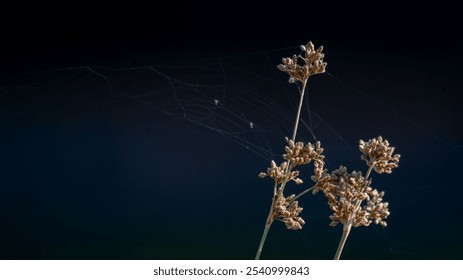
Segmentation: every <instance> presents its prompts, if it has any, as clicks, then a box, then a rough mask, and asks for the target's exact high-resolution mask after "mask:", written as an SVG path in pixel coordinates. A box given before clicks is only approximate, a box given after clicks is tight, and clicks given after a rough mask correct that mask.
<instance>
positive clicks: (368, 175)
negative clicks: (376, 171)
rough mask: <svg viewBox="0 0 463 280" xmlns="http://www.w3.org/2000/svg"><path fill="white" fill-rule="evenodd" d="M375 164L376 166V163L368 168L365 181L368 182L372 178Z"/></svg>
mask: <svg viewBox="0 0 463 280" xmlns="http://www.w3.org/2000/svg"><path fill="white" fill-rule="evenodd" d="M375 164H376V161H375V162H374V163H373V164H372V165H370V167H369V168H368V171H367V174H366V175H365V180H368V177H370V174H371V170H373V167H374V166H375Z"/></svg>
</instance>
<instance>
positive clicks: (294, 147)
mask: <svg viewBox="0 0 463 280" xmlns="http://www.w3.org/2000/svg"><path fill="white" fill-rule="evenodd" d="M322 50H323V47H319V48H318V49H317V50H315V48H314V45H313V44H312V42H309V43H308V44H307V45H305V46H304V45H302V46H301V51H302V52H303V53H302V55H293V57H292V58H283V61H282V64H280V65H278V69H279V70H281V71H283V72H286V73H288V75H289V82H290V83H296V82H299V83H301V84H302V87H300V88H299V87H298V88H299V89H300V91H299V93H300V100H299V107H298V111H297V114H296V121H295V124H294V130H293V135H292V139H291V140H287V145H286V147H285V154H283V159H284V161H283V162H282V163H281V164H280V165H277V163H276V162H275V161H273V160H272V161H271V163H270V167H269V168H267V171H266V172H261V173H260V174H259V177H261V178H265V177H270V178H272V179H273V181H274V188H273V199H272V204H271V206H270V211H269V214H268V216H267V220H266V223H265V228H264V233H263V234H262V238H261V241H260V244H259V248H258V250H257V254H256V260H257V259H259V258H260V255H261V253H262V249H263V246H264V243H265V240H266V238H267V234H268V231H269V229H270V226H271V225H272V224H273V222H274V221H275V220H278V221H281V222H283V223H284V224H285V225H286V227H287V228H288V229H291V230H299V229H302V226H303V225H304V224H305V221H304V220H303V219H302V218H301V217H300V216H299V215H300V213H301V212H302V210H303V208H302V207H299V203H298V201H297V199H298V198H299V197H301V196H302V195H305V194H306V193H308V192H310V191H312V192H313V194H317V193H318V192H320V191H321V192H323V193H324V194H325V197H326V198H327V200H328V205H329V207H330V209H331V211H333V214H332V215H331V216H330V217H329V218H330V219H331V224H330V225H331V226H333V227H334V226H336V225H337V224H339V223H341V224H342V225H343V234H342V237H341V241H340V242H339V246H338V250H337V252H336V254H335V259H339V258H340V256H341V253H342V250H343V248H344V244H345V242H346V240H347V237H348V236H349V233H350V231H351V228H352V227H359V226H369V225H370V224H371V223H375V224H379V225H381V226H383V227H386V226H387V223H386V219H387V217H388V216H389V214H390V212H389V207H388V206H389V204H388V203H387V202H383V196H384V192H379V191H378V190H376V189H373V188H372V187H371V184H372V179H371V178H369V177H370V174H371V171H372V170H374V171H376V172H377V173H379V174H382V173H388V174H389V173H391V172H392V169H393V168H396V167H398V163H399V159H400V155H398V154H395V155H394V150H395V148H394V147H390V146H389V142H388V141H387V140H383V138H382V137H381V136H379V137H377V138H373V139H370V140H368V141H367V142H365V141H363V140H360V142H359V149H360V151H361V152H362V156H361V159H362V160H364V161H365V162H366V164H367V166H368V170H367V172H366V174H365V176H363V175H362V172H359V171H353V172H351V173H349V172H348V171H347V168H346V167H344V166H341V167H339V168H338V169H335V170H333V171H332V172H331V173H329V172H328V170H327V169H325V162H324V158H325V157H324V155H323V154H322V153H323V148H321V144H320V142H319V141H317V142H316V143H315V144H312V143H307V144H305V143H304V142H295V139H296V134H297V127H298V124H299V119H300V114H301V107H302V102H303V99H304V92H305V88H306V85H307V80H308V78H309V77H310V76H311V75H315V74H320V73H324V72H325V68H326V63H325V62H323V57H324V54H323V53H322ZM299 60H301V61H303V64H302V65H299ZM311 162H313V165H314V171H313V175H312V176H311V179H312V181H313V182H314V183H315V185H314V186H312V187H310V188H307V189H306V190H304V191H302V192H301V193H299V194H298V195H294V194H291V195H290V196H288V197H285V195H284V190H285V187H286V184H287V183H288V182H290V181H293V182H295V183H296V184H297V185H300V184H303V181H302V180H301V179H300V178H299V177H298V176H299V170H296V169H295V168H296V167H298V166H300V165H306V164H310V163H311Z"/></svg>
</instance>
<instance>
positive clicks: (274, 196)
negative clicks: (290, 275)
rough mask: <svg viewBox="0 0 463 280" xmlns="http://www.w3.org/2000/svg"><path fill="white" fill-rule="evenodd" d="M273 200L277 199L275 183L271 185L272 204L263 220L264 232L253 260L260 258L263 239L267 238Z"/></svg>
mask: <svg viewBox="0 0 463 280" xmlns="http://www.w3.org/2000/svg"><path fill="white" fill-rule="evenodd" d="M275 200H277V185H276V184H275V185H274V186H273V200H272V205H271V206H270V211H269V213H268V216H267V220H266V221H265V227H264V232H263V233H262V238H261V239H260V243H259V248H257V253H256V257H255V260H258V259H260V254H261V253H262V249H263V248H264V244H265V240H266V239H267V234H268V231H269V229H270V226H271V225H272V223H273V220H274V218H273V207H274V206H275Z"/></svg>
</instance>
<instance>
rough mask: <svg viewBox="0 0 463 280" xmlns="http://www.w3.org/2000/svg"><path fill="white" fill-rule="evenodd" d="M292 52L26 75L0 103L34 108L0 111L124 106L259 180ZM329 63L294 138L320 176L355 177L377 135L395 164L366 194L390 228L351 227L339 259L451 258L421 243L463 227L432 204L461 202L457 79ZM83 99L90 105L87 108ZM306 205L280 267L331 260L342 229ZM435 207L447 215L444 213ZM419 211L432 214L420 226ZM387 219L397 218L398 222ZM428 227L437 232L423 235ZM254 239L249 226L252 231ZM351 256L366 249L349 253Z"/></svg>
mask: <svg viewBox="0 0 463 280" xmlns="http://www.w3.org/2000/svg"><path fill="white" fill-rule="evenodd" d="M294 51H295V49H294V48H283V49H278V50H266V51H261V52H256V53H244V54H237V55H230V56H221V57H214V58H206V59H201V60H191V61H178V62H171V63H165V64H156V65H144V66H130V67H101V66H83V67H72V68H63V69H53V70H47V71H40V72H33V73H28V74H27V75H26V80H27V81H26V82H23V83H22V84H21V85H20V86H16V87H4V88H2V89H1V91H0V102H1V104H12V103H14V102H15V100H16V99H17V98H28V100H30V101H31V102H29V103H21V104H22V105H21V106H19V107H18V106H8V105H4V106H2V107H1V108H2V110H1V114H2V119H3V120H5V121H6V122H14V121H15V120H18V119H24V118H30V117H34V118H37V117H38V116H40V115H41V114H46V113H47V112H49V111H53V110H60V108H62V106H63V104H67V103H72V102H82V104H85V105H82V108H83V107H84V106H87V107H88V106H91V107H92V110H101V111H105V110H107V108H113V109H114V108H118V107H120V106H122V105H121V104H128V103H130V104H134V106H137V108H138V106H141V107H144V108H146V109H148V110H152V111H153V112H156V113H162V114H163V115H165V116H167V117H168V118H171V119H173V120H178V121H180V122H181V123H182V124H183V125H184V126H186V127H188V128H189V129H192V130H194V131H195V133H199V134H200V135H201V134H204V135H205V133H206V132H212V133H214V134H216V135H218V136H220V137H222V138H223V139H227V141H228V142H226V141H224V143H228V144H227V146H225V147H224V148H225V149H229V148H230V147H236V146H238V147H241V149H242V150H243V151H249V154H252V155H253V157H254V158H255V159H256V161H255V162H256V163H259V164H260V165H257V164H256V165H252V164H251V166H247V167H246V168H242V169H240V170H241V171H240V172H247V174H251V173H253V174H254V175H256V174H257V173H258V172H259V171H262V170H265V168H266V165H267V164H268V163H269V161H270V160H277V161H280V160H281V154H282V152H283V149H282V148H283V147H284V144H285V138H286V137H288V136H290V134H291V131H292V128H293V126H294V117H295V110H296V108H297V103H298V100H299V95H298V91H297V88H296V87H295V86H294V85H292V84H288V83H287V77H286V74H283V73H281V72H279V71H278V70H277V69H276V67H275V66H276V65H277V64H278V63H279V61H280V59H281V57H286V56H289V55H290V54H292V53H293V52H294ZM327 57H328V58H327V61H328V70H329V71H328V72H327V73H326V74H324V75H317V76H314V77H311V78H310V79H309V84H308V91H307V92H306V94H307V95H306V99H305V103H304V107H303V112H302V117H301V122H300V125H299V130H298V136H297V140H301V141H310V142H314V141H317V140H319V141H321V143H322V146H323V147H324V148H325V154H326V159H327V167H328V169H333V168H336V167H338V166H339V165H340V164H343V165H346V166H347V167H348V168H349V169H350V170H353V169H360V170H363V169H362V168H364V167H362V162H360V159H359V157H360V155H359V153H358V150H357V142H358V139H360V138H361V139H364V140H367V139H368V138H371V137H376V136H378V135H382V136H384V137H385V138H386V139H389V140H390V142H391V143H392V145H393V146H395V147H396V151H398V153H400V154H402V155H403V157H402V162H401V164H400V167H399V168H398V169H397V170H395V171H394V172H393V174H391V175H382V176H379V175H375V176H373V180H374V184H375V185H376V187H377V188H379V189H382V190H385V191H386V197H387V200H388V201H390V203H391V209H392V216H391V218H392V219H391V220H392V221H391V222H390V226H389V227H388V228H386V229H382V228H377V227H375V226H370V227H369V228H366V229H359V230H358V232H359V233H358V234H357V232H356V231H357V230H353V233H352V236H355V235H357V237H351V238H350V239H349V240H348V246H349V245H350V244H349V243H351V245H350V246H351V247H348V248H346V252H345V256H346V258H446V256H448V255H449V254H452V253H453V251H452V250H453V249H452V248H450V247H449V243H447V242H444V241H441V242H437V245H436V246H432V247H428V246H427V244H426V242H425V241H426V240H428V239H429V238H432V237H431V236H432V235H435V234H437V236H439V238H441V237H443V236H448V238H449V240H454V238H455V240H456V237H455V236H456V235H458V234H457V233H461V228H462V224H461V222H457V223H452V224H449V221H451V220H453V219H454V218H456V215H458V214H460V215H461V214H463V213H462V208H461V206H458V205H459V203H458V201H457V199H456V198H455V197H454V196H446V195H442V196H440V197H436V196H435V193H436V192H440V193H442V192H443V193H455V194H456V193H458V192H459V191H458V190H457V187H458V185H459V184H458V181H457V176H456V175H455V174H456V173H457V171H456V167H454V166H458V162H459V161H458V158H459V157H461V155H462V154H463V147H462V146H461V144H460V143H461V138H459V137H460V136H459V135H458V134H456V133H454V131H455V130H456V129H458V127H459V123H458V122H457V121H455V120H456V119H458V117H461V112H460V113H459V112H458V111H457V110H455V108H454V107H452V106H453V105H452V104H454V103H453V101H455V100H454V98H455V97H454V93H455V92H457V91H458V90H461V89H462V88H461V85H459V84H457V83H455V82H454V81H453V78H452V77H454V76H455V75H456V74H454V73H451V72H450V71H449V72H447V73H444V74H442V75H441V76H439V77H437V78H434V79H429V80H423V79H426V78H427V77H426V76H424V77H419V75H420V73H419V72H417V73H416V76H414V75H413V74H412V75H410V74H409V73H407V72H406V71H407V70H408V69H409V68H408V67H404V70H399V71H397V69H393V64H392V63H390V62H388V58H384V59H383V60H381V59H380V61H378V59H377V56H376V57H375V56H374V54H373V55H371V54H370V55H366V56H362V55H358V54H357V55H353V56H352V57H349V55H348V54H347V53H343V52H338V53H335V54H334V55H333V57H330V55H329V52H328V55H327ZM362 58H364V59H365V61H367V62H365V63H364V64H361V65H360V66H358V67H357V68H355V71H352V69H351V67H352V65H353V64H355V63H357V61H362ZM369 59H371V60H373V59H375V61H376V64H375V63H371V62H368V61H369ZM332 61H333V62H332ZM336 61H338V62H336ZM330 67H332V70H331V69H330ZM367 67H369V68H370V69H368V71H367V70H365V69H367ZM375 73H376V74H375ZM433 74H434V73H432V72H424V75H429V76H432V75H433ZM417 81H418V83H416V82H417ZM39 92H40V94H38V93H39ZM43 92H45V93H46V94H43ZM63 92H66V94H64V95H63ZM390 92H394V93H395V94H390ZM397 92H401V93H402V92H403V93H404V94H397ZM423 92H425V93H423ZM18 96H20V97H18ZM95 96H96V97H97V98H96V99H95ZM87 98H88V100H89V103H91V104H88V103H85V100H87ZM95 100H97V101H95ZM0 106H1V105H0ZM431 115H432V116H431ZM205 137H206V136H205ZM228 145H230V146H228ZM241 164H243V165H245V164H246V163H245V162H241ZM440 164H446V165H447V166H448V167H447V168H448V169H447V170H446V171H445V172H446V174H447V175H445V176H442V174H441V173H440V172H429V171H427V170H432V169H438V170H440V169H439V168H440ZM454 171H455V172H454ZM254 175H253V176H254ZM310 175H311V174H306V175H305V177H303V179H304V181H307V182H308V181H310V180H309V177H310ZM259 184H261V185H265V184H269V183H268V182H259ZM258 187H259V188H261V187H260V186H258ZM262 189H264V188H262ZM460 193H461V192H460ZM265 194H266V195H270V193H269V192H268V190H262V192H260V191H259V192H256V193H255V196H256V197H257V196H262V195H265ZM311 200H312V198H309V197H306V198H303V200H302V202H301V203H302V204H303V206H304V208H305V209H306V210H304V212H303V218H304V219H306V220H307V221H310V222H309V223H308V224H307V225H306V226H305V227H304V229H303V231H300V232H298V233H296V234H297V236H299V238H300V240H299V242H292V241H291V242H290V241H287V242H286V241H281V243H280V244H279V245H275V248H274V249H270V248H268V249H267V248H266V249H265V250H269V251H270V252H269V254H272V252H273V253H274V254H275V257H278V256H279V257H282V256H281V254H280V253H281V252H282V251H284V248H285V247H286V248H292V251H293V252H295V254H296V256H299V257H302V258H304V257H309V258H330V257H331V256H330V254H331V252H333V253H334V250H335V246H334V244H336V245H337V240H338V239H337V238H339V236H340V230H339V229H338V228H336V229H331V228H328V227H327V226H326V225H327V224H328V223H329V221H328V218H327V217H328V216H329V212H327V209H325V208H327V207H326V205H325V204H324V201H323V199H322V197H321V196H320V197H317V198H315V199H314V202H312V201H311ZM256 201H257V202H256V204H260V206H259V207H261V208H266V207H268V206H267V204H265V203H267V202H268V200H264V199H262V198H256ZM245 202H246V201H245ZM245 202H243V203H245ZM311 204H312V205H313V206H309V205H311ZM305 205H307V206H305ZM392 205H394V206H392ZM443 205H446V206H448V205H450V206H448V207H447V209H442V206H443ZM423 209H428V211H429V213H427V215H426V217H425V216H423V214H422V211H423ZM264 210H265V209H263V210H262V212H258V213H257V214H255V216H256V219H255V220H254V219H251V220H252V222H251V221H250V224H253V226H254V227H256V226H255V223H254V222H255V221H256V220H257V219H261V220H263V219H264V215H265V214H263V213H265V211H264ZM395 213H401V214H398V215H402V214H403V215H405V217H402V218H399V219H397V222H396V224H394V218H393V217H394V214H395ZM442 216H446V217H447V218H442ZM259 221H260V220H259ZM262 222H263V221H262ZM312 223H313V224H315V225H314V226H312ZM429 223H434V224H435V225H436V226H437V227H440V228H441V230H439V231H438V232H436V231H428V230H427V229H426V228H427V224H429ZM319 227H324V229H323V230H320V231H321V232H322V234H323V235H326V233H327V232H329V234H327V235H326V237H325V238H330V240H331V241H329V242H328V241H327V243H330V244H333V246H332V248H331V247H330V248H329V250H328V249H326V248H320V247H319V244H318V241H312V240H315V239H316V238H315V237H320V236H319V235H320V233H316V232H315V231H316V229H318V228H319ZM275 228H276V227H275ZM371 228H373V229H371ZM404 228H405V230H403V229H404ZM259 230H260V227H256V232H258V231H259ZM275 231H276V233H275V237H274V238H275V239H276V238H277V237H281V236H286V239H288V238H287V235H289V234H292V233H286V231H285V230H284V229H282V227H281V228H277V229H276V230H275ZM417 235H421V237H417ZM314 236H315V237H314ZM253 237H254V239H255V240H254V239H253V241H249V243H250V244H251V243H253V242H254V241H255V243H257V238H258V235H255V236H254V235H253ZM282 239H284V237H283V238H282ZM365 239H369V240H370V241H369V242H367V243H368V245H370V247H367V248H365V241H364V240H365ZM333 240H336V242H334V243H333ZM362 242H363V243H362ZM449 242H450V241H449ZM320 243H322V242H320ZM268 246H271V245H268ZM459 246H461V243H459ZM301 248H302V249H301ZM354 248H362V249H361V250H358V252H357V250H355V249H354ZM349 249H350V250H352V252H351V253H349ZM290 251H291V250H290ZM288 257H291V255H290V254H288Z"/></svg>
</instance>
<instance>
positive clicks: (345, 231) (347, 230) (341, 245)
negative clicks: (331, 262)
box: [334, 223, 352, 260]
mask: <svg viewBox="0 0 463 280" xmlns="http://www.w3.org/2000/svg"><path fill="white" fill-rule="evenodd" d="M351 226H352V224H351V223H347V225H346V226H344V229H343V231H342V237H341V240H340V241H339V245H338V250H337V251H336V255H334V259H335V260H339V258H340V257H341V253H342V250H343V249H344V244H346V240H347V237H348V236H349V233H350V229H351Z"/></svg>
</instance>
